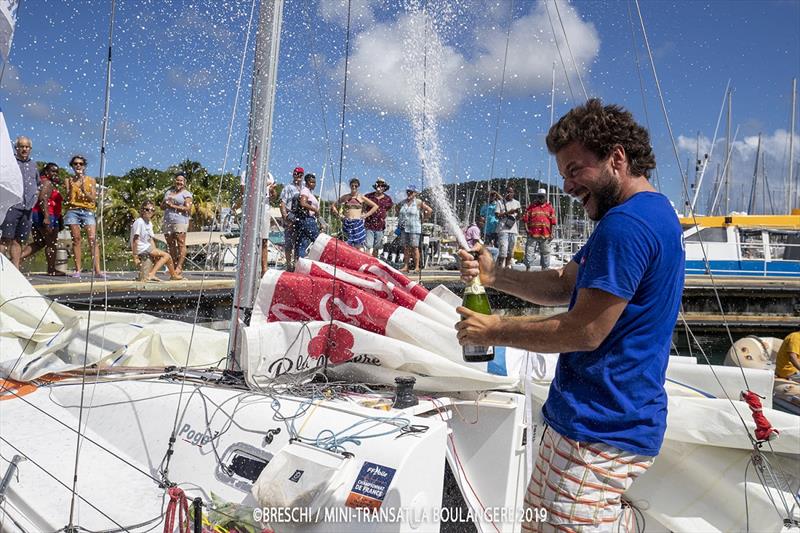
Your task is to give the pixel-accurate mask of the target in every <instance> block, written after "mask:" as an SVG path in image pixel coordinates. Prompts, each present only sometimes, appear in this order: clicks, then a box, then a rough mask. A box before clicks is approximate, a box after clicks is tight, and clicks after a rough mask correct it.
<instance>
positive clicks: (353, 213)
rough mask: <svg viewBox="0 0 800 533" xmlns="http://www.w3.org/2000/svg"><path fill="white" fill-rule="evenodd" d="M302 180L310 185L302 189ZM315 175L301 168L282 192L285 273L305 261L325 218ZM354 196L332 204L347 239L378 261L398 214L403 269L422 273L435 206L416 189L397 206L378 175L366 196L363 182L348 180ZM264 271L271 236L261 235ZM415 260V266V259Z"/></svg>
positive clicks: (297, 169) (342, 198)
mask: <svg viewBox="0 0 800 533" xmlns="http://www.w3.org/2000/svg"><path fill="white" fill-rule="evenodd" d="M303 182H304V183H305V185H304V186H303ZM315 185H316V176H314V174H310V173H309V174H305V170H304V169H303V168H302V167H296V168H295V169H294V172H293V173H292V181H291V183H287V184H286V185H285V186H284V187H283V190H282V191H281V194H280V212H281V218H282V221H283V228H284V253H285V257H286V269H287V270H289V271H292V270H294V265H295V261H296V259H297V258H301V257H305V255H306V253H307V250H308V247H309V245H310V244H311V243H313V242H314V240H315V239H316V238H317V235H319V231H320V226H321V223H322V221H321V219H320V204H319V200H318V199H317V198H316V197H315V196H314V192H313V191H314V187H315ZM275 186H276V185H275V184H274V183H272V184H270V185H269V187H270V197H272V196H273V195H274V193H273V192H272V191H274V190H275ZM349 186H350V192H348V193H346V194H344V195H342V196H340V197H339V198H337V199H336V200H335V201H334V202H333V203H332V204H331V212H332V213H333V214H334V216H337V217H339V218H340V219H341V222H342V240H344V241H345V242H347V244H349V245H351V246H353V247H355V248H357V249H359V250H363V251H365V252H367V253H369V254H371V255H373V256H375V257H378V255H379V254H380V253H381V250H382V248H383V245H384V242H385V239H386V219H387V217H388V216H389V214H390V213H392V212H394V213H396V215H397V219H398V225H397V230H396V235H397V236H398V238H399V240H400V243H401V246H403V247H404V254H403V258H404V259H403V266H402V268H401V270H402V271H403V272H408V271H409V268H411V266H414V267H415V268H416V269H417V270H421V264H420V251H419V244H420V239H421V236H422V222H423V221H424V220H425V219H426V218H427V217H429V216H430V214H431V213H432V212H433V210H432V209H431V207H430V206H429V205H428V204H426V203H425V202H423V201H422V200H420V199H419V198H417V193H418V191H417V188H416V187H415V186H414V185H409V186H408V187H406V197H405V198H404V199H403V200H401V201H400V202H397V203H395V202H394V200H392V197H391V196H389V195H388V194H386V193H387V192H388V191H389V188H390V186H389V184H388V183H387V182H386V180H385V179H383V178H381V177H378V178H376V180H375V183H374V184H373V185H372V189H373V191H372V192H369V193H367V194H363V193H362V192H361V180H359V179H358V178H353V179H351V180H350V182H349ZM262 239H263V244H264V247H263V248H262V273H263V271H264V270H266V268H267V266H266V265H267V259H266V249H267V248H266V247H267V239H268V234H265V233H264V232H263V231H262ZM412 259H413V263H411V260H412Z"/></svg>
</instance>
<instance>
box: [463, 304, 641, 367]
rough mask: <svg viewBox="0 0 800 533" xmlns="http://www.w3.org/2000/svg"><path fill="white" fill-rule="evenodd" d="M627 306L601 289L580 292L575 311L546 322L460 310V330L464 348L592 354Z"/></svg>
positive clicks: (548, 319) (534, 318) (551, 318)
mask: <svg viewBox="0 0 800 533" xmlns="http://www.w3.org/2000/svg"><path fill="white" fill-rule="evenodd" d="M627 305H628V302H627V300H625V299H623V298H620V297H618V296H614V295H613V294H610V293H607V292H605V291H602V290H600V289H580V290H579V291H578V297H577V300H576V302H575V306H574V307H573V308H572V309H571V310H569V311H568V312H566V313H561V314H558V315H555V316H552V317H549V318H545V319H541V318H538V317H532V316H523V317H501V316H499V315H482V314H479V313H475V312H473V311H470V310H469V309H465V308H463V307H459V308H458V309H457V311H458V313H459V314H461V315H462V316H463V317H464V319H463V320H461V321H460V322H459V323H458V324H456V330H457V331H458V340H459V342H460V343H461V344H462V345H464V344H492V345H498V346H511V347H514V348H520V349H523V350H529V351H535V352H545V353H556V352H558V353H561V352H576V351H590V350H594V349H596V348H597V347H598V346H600V344H601V343H602V342H603V341H604V340H605V338H606V337H607V336H608V334H609V333H610V332H611V329H612V328H613V327H614V324H616V323H617V320H618V319H619V317H620V315H621V314H622V311H624V309H625V306H627Z"/></svg>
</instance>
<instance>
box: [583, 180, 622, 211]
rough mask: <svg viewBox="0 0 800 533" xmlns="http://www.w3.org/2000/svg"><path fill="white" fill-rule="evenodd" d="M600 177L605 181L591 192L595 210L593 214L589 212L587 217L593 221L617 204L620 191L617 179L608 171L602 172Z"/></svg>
mask: <svg viewBox="0 0 800 533" xmlns="http://www.w3.org/2000/svg"><path fill="white" fill-rule="evenodd" d="M602 177H603V181H605V183H604V184H603V186H602V187H600V188H599V189H597V191H594V192H592V196H594V198H595V204H596V205H597V212H596V213H594V215H592V214H589V218H590V219H592V220H594V221H595V222H597V221H598V220H600V219H601V218H603V217H604V216H605V214H606V213H608V211H609V210H610V209H611V208H612V207H616V206H618V205H619V203H620V202H619V197H620V195H621V193H622V190H621V188H620V186H619V181H618V180H617V179H615V178H614V176H613V175H612V174H611V173H610V172H604V173H603V176H602Z"/></svg>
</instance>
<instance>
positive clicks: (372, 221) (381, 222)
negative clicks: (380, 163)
mask: <svg viewBox="0 0 800 533" xmlns="http://www.w3.org/2000/svg"><path fill="white" fill-rule="evenodd" d="M372 188H373V189H374V192H371V193H368V194H367V195H366V197H367V198H369V199H370V200H372V202H374V203H375V205H377V206H378V209H377V211H375V212H374V213H372V214H371V215H370V216H368V217H366V218H365V219H364V228H365V229H366V230H367V240H366V241H365V242H364V246H365V247H366V248H367V253H370V254H372V255H373V256H374V257H378V255H379V254H380V253H381V247H382V246H383V234H384V232H385V231H386V215H387V214H388V213H389V211H390V210H391V209H392V207H393V206H394V202H393V201H392V197H391V196H389V195H388V194H386V191H388V190H389V184H388V183H386V180H384V179H383V178H378V179H376V180H375V183H374V184H373V185H372Z"/></svg>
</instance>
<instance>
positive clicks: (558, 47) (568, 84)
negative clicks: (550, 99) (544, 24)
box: [544, 0, 577, 103]
mask: <svg viewBox="0 0 800 533" xmlns="http://www.w3.org/2000/svg"><path fill="white" fill-rule="evenodd" d="M547 3H548V2H547V0H544V8H545V10H546V11H547V20H549V21H550V31H552V32H553V42H554V43H555V45H556V50H557V51H558V58H559V59H560V60H561V68H563V69H564V79H565V80H567V88H569V95H570V97H571V98H572V102H573V103H577V100H576V99H575V93H574V92H573V91H572V82H570V81H569V73H568V72H567V63H566V62H565V61H564V56H563V54H562V53H561V46H560V45H559V44H558V36H557V35H556V27H555V25H553V17H551V16H550V7H549V6H548V5H547Z"/></svg>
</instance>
